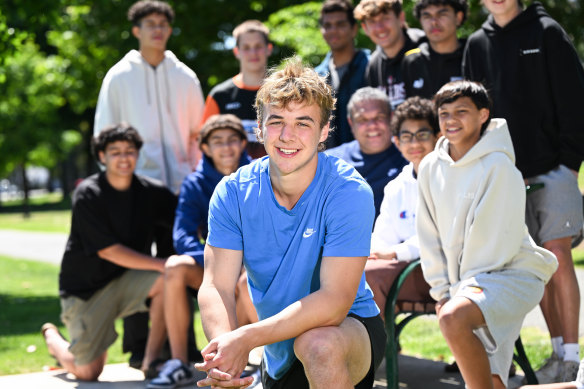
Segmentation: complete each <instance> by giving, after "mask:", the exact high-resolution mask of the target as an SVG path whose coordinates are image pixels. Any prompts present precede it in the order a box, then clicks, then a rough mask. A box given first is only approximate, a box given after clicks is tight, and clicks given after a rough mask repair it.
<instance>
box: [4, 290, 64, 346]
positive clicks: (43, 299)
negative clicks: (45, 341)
mask: <svg viewBox="0 0 584 389" xmlns="http://www.w3.org/2000/svg"><path fill="white" fill-rule="evenodd" d="M0 307H2V309H0V337H2V336H8V335H22V334H30V333H35V332H39V331H40V328H41V326H42V325H43V323H45V322H48V321H50V322H52V323H55V324H57V323H60V319H59V315H60V313H61V304H60V300H59V297H58V296H22V295H17V294H0Z"/></svg>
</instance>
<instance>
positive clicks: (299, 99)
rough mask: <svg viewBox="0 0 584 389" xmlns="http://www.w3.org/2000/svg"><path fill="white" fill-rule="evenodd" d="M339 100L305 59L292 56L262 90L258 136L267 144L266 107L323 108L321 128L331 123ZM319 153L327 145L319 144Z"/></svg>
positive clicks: (260, 140)
mask: <svg viewBox="0 0 584 389" xmlns="http://www.w3.org/2000/svg"><path fill="white" fill-rule="evenodd" d="M335 102H336V99H335V98H334V97H333V90H332V88H331V87H330V86H329V85H328V84H327V83H326V80H325V79H324V78H323V77H320V76H319V75H318V74H317V73H316V72H315V71H314V70H313V69H312V68H310V67H308V66H305V65H303V64H302V60H301V59H300V58H299V57H297V56H294V57H291V58H288V59H286V60H285V61H284V66H283V67H282V68H281V69H280V70H278V69H272V70H271V71H270V75H269V76H268V77H267V78H266V79H265V80H264V82H263V84H262V86H261V88H260V89H259V90H258V93H257V95H256V101H255V108H256V112H257V120H258V128H256V137H257V139H258V141H259V142H260V143H262V142H263V136H262V130H263V119H264V114H265V107H266V106H270V107H275V108H278V109H282V108H286V107H287V106H288V105H289V104H290V103H297V104H303V105H313V104H317V105H318V106H319V107H320V128H321V129H322V128H323V127H324V126H325V125H326V124H327V123H328V122H329V121H330V120H331V115H332V111H333V110H334V108H335ZM318 149H319V151H321V150H324V144H323V143H321V144H319V148H318Z"/></svg>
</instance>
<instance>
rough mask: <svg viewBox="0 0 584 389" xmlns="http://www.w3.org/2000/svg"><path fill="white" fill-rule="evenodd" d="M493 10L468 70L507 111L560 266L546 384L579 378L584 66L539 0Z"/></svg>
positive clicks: (546, 304)
mask: <svg viewBox="0 0 584 389" xmlns="http://www.w3.org/2000/svg"><path fill="white" fill-rule="evenodd" d="M484 5H485V7H486V8H487V9H488V11H489V12H490V14H491V15H490V16H489V18H488V19H487V21H486V22H485V23H484V24H483V26H482V28H481V29H480V30H478V31H476V32H475V33H474V34H472V35H471V36H470V37H469V39H468V43H467V46H466V48H465V52H464V55H463V65H462V66H463V74H464V76H465V77H466V78H468V79H470V80H475V81H480V82H482V83H484V85H485V86H486V88H487V89H488V90H489V91H491V94H492V97H493V102H494V107H493V108H494V109H493V116H495V117H502V118H505V119H506V120H507V122H508V124H509V131H510V132H511V138H512V140H513V146H514V148H515V154H516V156H517V167H518V168H519V170H520V171H521V173H522V174H523V178H524V179H525V183H526V185H527V190H528V196H527V204H526V222H527V226H528V228H529V232H530V234H531V235H532V237H533V238H534V239H535V241H536V242H537V243H538V244H539V245H541V246H543V247H544V248H547V249H549V250H550V251H552V252H553V253H554V254H555V255H556V256H557V258H558V261H559V268H558V271H557V272H556V274H554V276H553V277H552V279H551V281H550V282H549V283H548V285H547V286H546V291H545V294H544V298H543V299H542V302H541V304H540V305H541V308H542V312H543V314H544V317H545V319H546V322H547V325H548V328H549V330H550V336H551V338H552V346H553V349H554V353H553V354H552V357H551V358H550V359H549V360H548V362H547V363H546V365H545V366H544V368H542V369H541V370H540V372H538V373H539V374H538V379H539V381H540V383H547V382H560V381H568V382H569V381H573V380H574V379H575V377H576V373H577V371H578V361H579V359H580V358H579V355H578V316H579V307H580V294H579V289H578V282H577V279H576V275H575V271H574V265H573V263H572V255H571V251H570V245H571V242H572V238H573V237H574V236H575V235H577V234H578V233H579V232H580V231H581V229H582V198H581V194H580V191H579V190H578V186H577V175H578V170H579V168H580V165H581V163H582V160H583V159H584V116H582V112H581V111H582V101H584V69H582V65H581V63H580V61H579V59H578V56H577V54H576V51H575V50H574V46H573V45H572V43H571V42H570V39H569V37H568V36H567V34H566V32H565V31H564V30H563V29H562V27H561V26H560V25H559V24H558V23H557V22H556V21H555V20H553V19H552V18H551V17H550V16H549V15H548V14H547V13H546V11H545V9H544V8H543V6H542V5H541V4H539V3H537V2H535V3H533V4H532V5H531V6H529V7H528V8H526V9H525V10H524V9H523V6H522V4H521V3H520V2H518V1H517V0H502V1H500V0H497V1H495V0H484Z"/></svg>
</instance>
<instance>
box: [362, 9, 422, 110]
mask: <svg viewBox="0 0 584 389" xmlns="http://www.w3.org/2000/svg"><path fill="white" fill-rule="evenodd" d="M354 15H355V19H357V20H358V21H360V22H361V27H363V31H364V32H365V34H367V36H368V37H369V39H371V40H372V41H373V43H375V44H376V45H377V48H376V49H375V51H374V52H373V54H372V55H371V58H370V59H369V65H368V66H367V69H366V70H365V82H366V84H367V86H372V87H374V88H379V89H381V90H383V91H384V92H385V93H386V94H387V96H388V97H389V101H390V103H391V110H392V111H393V110H395V109H396V108H397V106H398V105H400V104H401V103H403V102H404V100H405V99H406V91H405V87H404V81H403V77H402V72H401V68H402V60H403V58H404V54H405V53H406V51H409V50H411V49H413V48H415V47H417V46H418V44H419V43H420V41H421V40H422V39H423V38H424V33H423V32H422V31H421V30H419V29H417V28H408V26H407V23H406V19H405V15H404V12H403V10H402V2H401V0H362V1H361V2H360V3H359V4H358V5H357V6H356V7H355V11H354Z"/></svg>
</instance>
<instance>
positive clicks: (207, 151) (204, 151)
mask: <svg viewBox="0 0 584 389" xmlns="http://www.w3.org/2000/svg"><path fill="white" fill-rule="evenodd" d="M201 150H202V151H203V153H205V155H206V156H207V157H209V158H211V156H210V154H209V145H208V144H206V143H201Z"/></svg>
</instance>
